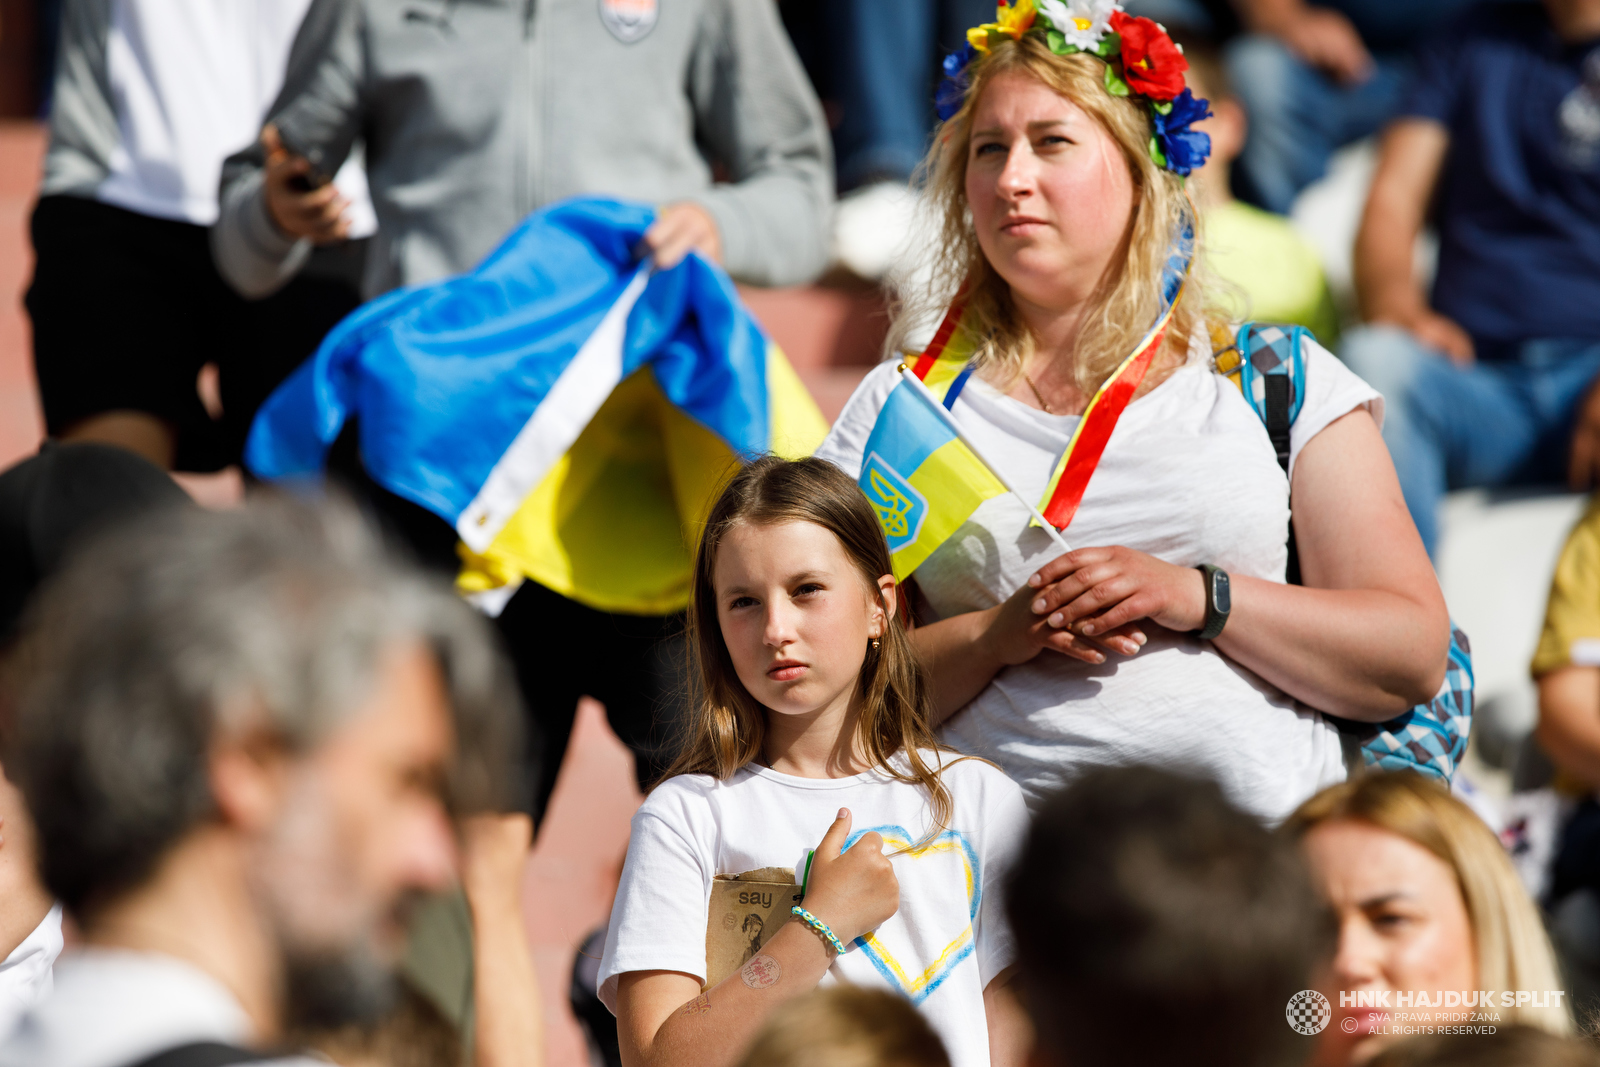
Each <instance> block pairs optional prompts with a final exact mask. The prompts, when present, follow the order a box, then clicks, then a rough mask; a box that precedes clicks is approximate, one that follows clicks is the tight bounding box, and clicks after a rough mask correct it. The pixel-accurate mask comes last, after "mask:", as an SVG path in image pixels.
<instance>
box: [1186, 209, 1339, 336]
mask: <svg viewBox="0 0 1600 1067" xmlns="http://www.w3.org/2000/svg"><path fill="white" fill-rule="evenodd" d="M1205 236H1206V254H1207V258H1208V259H1209V261H1210V263H1211V269H1212V270H1213V271H1214V272H1215V273H1216V274H1217V276H1218V277H1219V278H1221V279H1222V280H1223V281H1224V282H1229V283H1232V286H1235V287H1237V289H1238V290H1239V291H1237V292H1235V291H1232V290H1231V289H1230V288H1227V287H1225V288H1224V290H1223V293H1222V294H1221V295H1222V299H1223V301H1224V302H1225V303H1226V304H1227V305H1228V308H1229V311H1230V312H1231V314H1232V316H1233V318H1234V319H1236V320H1244V319H1252V320H1255V321H1258V322H1285V323H1293V324H1295V325H1298V326H1304V327H1305V328H1306V329H1308V330H1310V331H1311V332H1312V333H1314V334H1316V336H1317V340H1318V341H1321V342H1322V343H1323V344H1324V345H1332V344H1333V341H1334V339H1335V337H1336V336H1337V334H1338V332H1339V324H1338V319H1337V317H1336V316H1335V314H1334V309H1333V297H1332V295H1331V294H1330V293H1329V292H1328V281H1327V279H1326V278H1325V277H1323V274H1322V263H1321V262H1320V261H1319V260H1318V259H1317V254H1316V252H1315V251H1313V250H1312V248H1311V246H1310V245H1308V244H1307V243H1306V242H1305V239H1304V238H1302V237H1301V236H1300V235H1299V234H1298V233H1296V232H1295V229H1294V227H1293V226H1291V225H1289V222H1288V220H1287V219H1285V218H1283V216H1281V215H1274V214H1272V213H1270V212H1267V211H1262V210H1260V209H1259V208H1254V207H1251V206H1250V205H1249V204H1245V203H1241V202H1239V201H1237V200H1234V201H1230V202H1228V203H1226V204H1219V205H1218V206H1216V207H1213V208H1210V209H1208V210H1207V211H1206V213H1205Z"/></svg>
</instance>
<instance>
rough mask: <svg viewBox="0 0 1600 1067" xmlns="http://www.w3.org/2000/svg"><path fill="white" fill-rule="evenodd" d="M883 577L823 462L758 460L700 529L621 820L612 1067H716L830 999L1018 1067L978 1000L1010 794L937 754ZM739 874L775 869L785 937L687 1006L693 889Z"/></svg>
mask: <svg viewBox="0 0 1600 1067" xmlns="http://www.w3.org/2000/svg"><path fill="white" fill-rule="evenodd" d="M890 572H891V567H890V563H889V552H888V546H887V545H886V544H885V543H884V539H883V533H882V531H881V530H880V528H879V526H878V522H877V519H876V517H875V516H874V515H873V513H872V509H871V507H870V506H869V505H868V503H867V501H866V499H865V498H864V497H863V496H862V494H861V491H860V490H859V489H857V488H856V485H855V483H854V482H852V481H851V480H850V479H849V478H848V477H847V476H846V475H844V474H843V473H841V472H840V471H839V469H838V468H837V467H834V466H833V465H832V464H830V463H827V462H824V461H822V460H816V459H807V460H801V461H799V462H796V463H790V462H786V461H784V460H780V459H776V458H771V457H769V458H765V459H761V460H758V461H757V462H755V463H753V464H751V465H750V466H748V467H746V468H745V469H744V470H743V471H741V472H740V473H739V474H738V475H737V476H736V477H735V478H734V479H733V481H732V482H731V483H730V484H729V486H728V487H727V489H726V490H724V491H723V493H722V496H721V498H720V499H719V500H718V501H717V503H716V505H715V507H713V509H712V512H711V516H710V518H709V519H708V521H707V524H706V528H705V533H704V535H703V536H702V537H701V540H700V545H699V549H698V551H697V553H696V557H695V577H694V592H693V597H694V603H693V607H692V608H691V610H690V627H691V631H692V635H693V640H692V642H691V643H692V646H693V648H694V654H695V657H696V660H697V666H698V676H699V681H700V693H701V696H700V701H699V707H698V709H697V713H696V715H695V718H694V721H693V723H692V725H691V727H690V732H689V736H688V738H687V742H686V747H685V751H684V753H683V755H682V756H681V757H680V758H679V760H678V762H677V764H676V765H675V766H674V768H673V772H672V774H673V775H674V776H671V777H668V778H667V779H666V780H665V781H664V782H662V783H661V785H659V786H657V787H656V789H655V790H654V791H653V792H652V793H651V794H650V797H649V799H647V800H646V801H645V803H644V806H643V807H641V808H640V809H639V812H638V814H636V815H635V816H634V818H633V835H632V838H631V840H630V841H629V844H628V858H627V863H626V864H625V866H624V867H623V871H622V884H621V886H620V887H619V888H618V890H617V900H616V904H615V905H614V906H613V908H612V912H611V925H610V930H609V932H608V934H607V937H606V949H605V957H604V959H603V960H602V962H601V965H600V998H601V999H602V1000H603V1001H604V1002H605V1003H606V1005H607V1006H608V1007H609V1008H611V1010H612V1011H614V1012H616V1013H617V1022H618V1031H619V1036H620V1038H621V1043H622V1058H623V1062H624V1063H625V1064H627V1065H628V1067H644V1065H649V1067H666V1065H676V1064H685V1065H688V1064H693V1065H695V1067H702V1065H723V1064H731V1063H733V1062H735V1061H736V1060H737V1059H738V1057H739V1056H740V1054H741V1053H742V1052H743V1051H744V1049H745V1047H746V1046H747V1045H749V1043H750V1042H751V1040H752V1039H754V1037H755V1036H756V1034H757V1033H758V1032H759V1031H760V1029H761V1026H762V1023H763V1022H764V1021H765V1020H766V1018H767V1016H769V1015H770V1014H771V1013H772V1011H773V1010H774V1009H775V1008H776V1007H777V1006H778V1005H780V1004H782V1003H784V1002H785V1001H788V1000H790V999H792V998H794V997H797V996H799V995H801V994H802V993H805V992H807V991H808V990H810V989H813V988H815V987H816V986H817V985H818V984H819V983H828V984H831V983H833V982H835V981H844V982H852V983H855V984H858V985H864V986H878V987H888V988H890V989H893V990H895V991H897V992H899V993H900V994H902V995H903V996H905V997H907V998H908V999H909V1000H910V1001H911V1002H912V1003H914V1004H916V1005H918V1006H919V1007H920V1008H921V1009H922V1010H923V1012H924V1013H925V1014H926V1016H927V1017H928V1019H929V1020H930V1021H931V1022H932V1023H933V1025H934V1027H935V1029H936V1030H938V1032H939V1035H940V1037H941V1038H943V1040H944V1043H945V1045H946V1047H947V1048H948V1049H949V1052H950V1060H951V1062H952V1064H954V1067H983V1065H985V1064H988V1063H991V1062H995V1063H997V1064H1010V1063H1014V1062H1020V1059H1021V1055H1020V1053H1021V1050H1015V1049H1014V1045H1013V1042H1014V1036H1013V1027H1012V1022H1011V1019H1012V1017H1011V1016H1010V1014H1009V1013H1010V1011H1014V1010H1015V1009H1008V1007H1006V1006H1007V1005H1009V1004H1010V1003H1011V1002H1010V1001H1009V999H1008V998H1003V997H1000V996H997V995H996V994H998V993H999V990H1000V988H1001V986H1002V985H1003V984H1004V978H1002V977H1001V975H1002V972H1004V971H1005V969H1006V968H1007V967H1008V966H1009V965H1010V963H1011V957H1012V945H1011V938H1010V933H1009V931H1008V930H1007V929H1006V927H1005V920H1004V918H1003V915H1002V909H1003V902H1002V900H1001V897H1002V895H1003V893H1002V886H1001V880H1002V878H1003V876H1004V873H1005V870H1006V868H1007V867H1008V865H1009V862H1010V859H1011V857H1012V855H1013V853H1014V851H1015V849H1016V848H1017V847H1018V845H1019V843H1020V838H1021V835H1022V832H1023V830H1024V828H1025V823H1026V819H1027V816H1026V813H1025V811H1024V808H1023V804H1022V794H1021V791H1020V790H1019V789H1018V788H1017V786H1016V785H1014V784H1013V783H1012V782H1011V781H1010V780H1009V779H1008V778H1006V776H1005V775H1004V774H1002V773H1001V772H1000V771H998V770H996V769H995V768H994V767H993V766H991V765H990V764H988V763H984V762H981V761H978V760H971V759H967V760H962V759H959V758H952V757H951V756H950V754H949V753H948V752H941V751H939V748H938V746H937V744H936V743H935V742H934V740H933V737H932V734H931V733H930V730H929V726H928V695H927V683H926V681H925V679H924V676H923V674H922V671H921V669H920V668H919V667H918V665H917V663H916V660H915V657H914V655H913V653H912V650H911V644H910V641H909V639H908V637H907V635H906V632H905V630H904V629H903V628H902V626H901V624H900V622H899V621H898V619H897V617H896V611H895V609H896V604H897V590H896V587H895V580H894V576H893V574H892V573H890ZM811 849H815V856H814V857H813V858H811V859H810V861H809V870H808V863H807V853H808V850H811ZM761 868H793V869H795V870H796V872H797V874H798V875H799V876H800V878H799V880H800V881H801V882H802V884H804V885H805V887H806V888H805V898H804V900H803V901H802V903H801V905H800V906H799V908H798V912H803V914H799V913H797V914H795V915H794V916H793V918H792V919H791V920H790V921H788V922H787V923H784V925H783V926H782V927H781V928H780V929H778V930H777V932H776V933H775V934H773V935H772V937H771V938H770V939H769V940H767V941H766V942H765V944H763V945H761V946H760V948H759V949H758V950H757V954H756V955H754V956H753V957H751V958H750V959H749V960H748V961H747V962H746V963H745V964H744V965H743V966H742V967H741V968H739V969H738V970H737V971H735V972H734V973H732V974H730V975H729V976H728V977H727V978H725V979H723V980H722V981H720V982H719V983H717V984H716V985H715V986H712V987H711V988H708V989H702V985H703V983H704V981H705V977H706V970H707V966H706V955H707V953H706V942H707V931H706V923H707V908H708V903H709V900H710V894H711V889H712V880H713V879H714V878H715V877H716V876H717V875H732V874H741V873H744V872H747V871H753V870H759V869H761ZM776 922H777V919H776V918H775V919H774V925H775V924H776ZM841 946H842V947H843V949H844V951H843V952H842V953H841V952H840V951H839V948H840V947H841ZM991 1049H993V1057H992V1058H991Z"/></svg>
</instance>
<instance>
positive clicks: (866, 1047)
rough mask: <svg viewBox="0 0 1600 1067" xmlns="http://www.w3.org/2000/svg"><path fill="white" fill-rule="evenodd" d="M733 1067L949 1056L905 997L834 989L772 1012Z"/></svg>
mask: <svg viewBox="0 0 1600 1067" xmlns="http://www.w3.org/2000/svg"><path fill="white" fill-rule="evenodd" d="M739 1067H950V1057H949V1056H948V1055H947V1054H946V1053H945V1050H944V1045H943V1044H942V1043H941V1042H940V1041H939V1035H938V1034H936V1033H934V1032H933V1028H932V1027H930V1026H929V1025H928V1021H927V1020H926V1019H924V1018H923V1017H922V1015H921V1014H920V1013H919V1012H918V1011H917V1009H916V1008H913V1007H912V1006H911V1003H910V1001H908V1000H906V998H905V997H902V996H898V995H896V994H894V993H890V992H886V991H885V990H882V989H864V988H862V987H861V986H853V985H835V986H828V987H827V988H825V989H818V990H816V991H815V992H812V993H808V994H806V995H805V996H803V997H801V998H800V999H798V1000H791V1001H790V1002H789V1003H787V1004H785V1005H784V1006H783V1007H781V1008H779V1009H778V1010H777V1011H775V1012H773V1013H772V1017H771V1018H769V1019H768V1020H767V1025H766V1026H765V1027H764V1028H763V1029H762V1031H761V1033H760V1034H758V1035H757V1036H756V1039H755V1041H754V1043H752V1044H751V1046H750V1050H749V1051H748V1052H746V1053H745V1054H744V1059H742V1060H740V1061H739Z"/></svg>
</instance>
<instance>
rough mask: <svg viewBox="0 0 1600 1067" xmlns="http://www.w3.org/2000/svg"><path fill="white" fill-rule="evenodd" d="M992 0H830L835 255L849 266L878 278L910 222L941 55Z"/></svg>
mask: <svg viewBox="0 0 1600 1067" xmlns="http://www.w3.org/2000/svg"><path fill="white" fill-rule="evenodd" d="M994 10H995V0H876V2H866V3H864V2H862V0H828V4H827V7H826V14H825V18H826V25H827V28H828V38H829V40H830V41H832V42H833V44H834V49H833V55H832V60H833V75H834V77H833V81H834V86H835V92H836V93H837V95H838V102H839V111H840V116H839V127H838V129H837V130H836V131H835V133H834V144H835V146H836V147H837V150H838V168H839V169H838V173H839V188H840V190H841V191H844V192H846V193H848V194H849V195H847V196H845V197H844V199H843V200H841V201H840V203H839V210H838V212H837V215H836V216H835V219H834V234H835V237H834V253H835V255H836V256H837V257H838V258H839V260H840V262H841V263H843V265H844V266H846V267H848V268H849V269H850V270H852V271H854V272H855V273H856V274H858V275H861V276H862V277H865V278H869V279H877V278H879V277H881V276H882V275H883V274H884V273H885V272H886V271H887V270H888V269H889V268H890V267H891V266H892V265H893V261H894V259H895V256H896V254H897V253H899V252H901V251H903V246H904V245H905V243H906V242H907V240H908V238H909V236H910V234H911V232H912V228H913V224H914V220H915V210H916V202H917V194H916V192H915V190H914V189H913V187H912V179H913V175H914V174H915V173H916V170H917V166H918V164H920V163H921V162H922V157H923V156H925V155H926V154H927V152H928V139H929V137H930V136H931V135H932V133H933V128H934V126H935V125H936V124H937V119H936V118H935V116H934V111H933V97H934V87H935V85H936V84H937V79H938V74H939V63H940V61H941V60H942V59H943V57H945V56H946V55H949V54H950V53H952V52H956V51H958V50H959V49H961V48H962V47H963V46H964V45H965V44H966V42H967V36H966V34H967V27H969V26H976V25H978V24H979V23H981V22H987V21H988V20H989V19H990V18H991V17H992V16H993V15H994Z"/></svg>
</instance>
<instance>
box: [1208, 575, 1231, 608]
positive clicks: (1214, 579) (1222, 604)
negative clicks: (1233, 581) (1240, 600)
mask: <svg viewBox="0 0 1600 1067" xmlns="http://www.w3.org/2000/svg"><path fill="white" fill-rule="evenodd" d="M1211 603H1213V604H1215V605H1216V608H1217V614H1219V615H1226V614H1227V613H1228V612H1230V611H1232V610H1233V597H1232V595H1231V594H1230V593H1229V592H1228V572H1227V571H1216V572H1214V573H1213V574H1212V575H1211Z"/></svg>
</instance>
